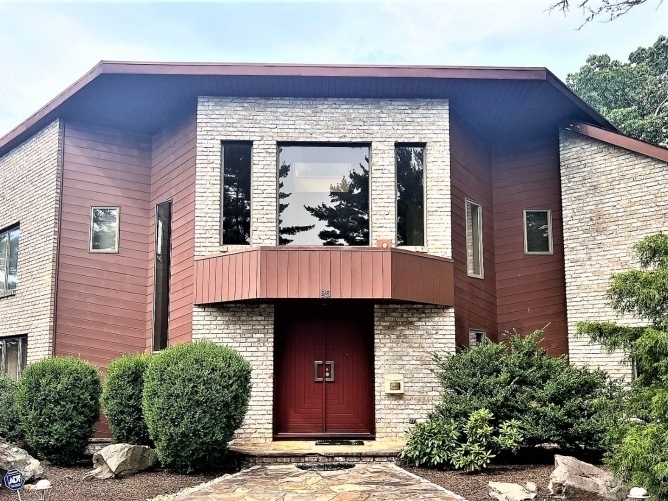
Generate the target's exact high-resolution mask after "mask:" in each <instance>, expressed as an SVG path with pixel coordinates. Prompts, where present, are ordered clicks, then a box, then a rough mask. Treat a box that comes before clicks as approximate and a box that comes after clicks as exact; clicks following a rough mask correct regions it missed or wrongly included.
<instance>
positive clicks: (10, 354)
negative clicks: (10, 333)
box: [0, 336, 28, 380]
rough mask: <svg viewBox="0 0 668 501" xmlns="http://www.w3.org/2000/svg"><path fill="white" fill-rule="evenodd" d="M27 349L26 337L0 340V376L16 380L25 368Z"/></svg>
mask: <svg viewBox="0 0 668 501" xmlns="http://www.w3.org/2000/svg"><path fill="white" fill-rule="evenodd" d="M27 348H28V338H27V337H26V336H19V337H7V338H0V374H6V375H7V376H9V377H10V378H12V379H15V380H16V379H18V378H19V376H20V375H21V371H22V370H23V369H24V368H25V366H26V360H27V352H28V350H27Z"/></svg>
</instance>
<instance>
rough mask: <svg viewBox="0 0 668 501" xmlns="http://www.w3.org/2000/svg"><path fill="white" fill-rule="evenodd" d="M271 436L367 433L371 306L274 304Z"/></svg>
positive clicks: (370, 397)
mask: <svg viewBox="0 0 668 501" xmlns="http://www.w3.org/2000/svg"><path fill="white" fill-rule="evenodd" d="M275 332H276V340H275V341H276V348H275V367H276V370H275V375H274V377H275V380H274V432H275V435H276V437H278V438H280V437H283V438H289V437H294V438H298V437H303V438H307V437H369V438H370V437H372V436H373V433H374V414H373V406H374V400H373V306H372V305H369V304H364V303H362V304H359V303H356V302H347V301H346V302H343V301H342V302H333V303H328V304H314V303H310V302H296V303H285V304H278V305H277V306H276V329H275Z"/></svg>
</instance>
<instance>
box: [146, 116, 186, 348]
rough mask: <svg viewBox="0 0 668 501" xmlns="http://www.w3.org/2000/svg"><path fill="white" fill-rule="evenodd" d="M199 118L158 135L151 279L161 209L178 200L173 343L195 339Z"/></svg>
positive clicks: (150, 309) (149, 328)
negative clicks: (196, 169) (163, 203)
mask: <svg viewBox="0 0 668 501" xmlns="http://www.w3.org/2000/svg"><path fill="white" fill-rule="evenodd" d="M196 134H197V128H196V121H195V116H192V117H190V118H188V119H187V120H184V121H182V122H180V123H179V124H177V125H175V126H173V127H170V128H168V129H165V130H164V131H161V132H160V133H158V134H157V135H155V136H154V137H153V155H152V169H151V203H150V225H149V228H150V229H149V233H148V238H149V249H148V250H149V254H148V259H149V275H148V283H149V287H150V289H151V290H152V288H153V264H154V263H153V259H154V253H155V206H156V205H157V204H159V203H161V202H165V201H167V200H171V201H172V259H171V278H170V292H169V331H168V341H169V344H170V345H173V344H180V343H186V342H188V341H190V340H191V338H192V332H191V330H192V306H193V272H194V267H193V258H194V255H195V253H194V245H195V153H196ZM145 311H146V323H147V326H146V331H147V333H148V334H147V336H146V348H147V349H149V350H150V349H151V344H152V339H151V337H152V331H153V294H152V293H151V294H149V297H148V302H147V303H146V309H145Z"/></svg>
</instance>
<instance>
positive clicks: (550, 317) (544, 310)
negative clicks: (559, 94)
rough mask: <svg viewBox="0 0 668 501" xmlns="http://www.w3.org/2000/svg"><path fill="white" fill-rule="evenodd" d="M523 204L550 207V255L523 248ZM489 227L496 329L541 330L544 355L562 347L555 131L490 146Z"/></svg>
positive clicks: (564, 347)
mask: <svg viewBox="0 0 668 501" xmlns="http://www.w3.org/2000/svg"><path fill="white" fill-rule="evenodd" d="M524 209H551V210H552V231H553V238H554V240H553V246H554V254H552V255H526V254H525V253H524V226H523V225H524V221H523V210H524ZM494 230H495V233H496V238H495V243H496V249H495V254H496V273H497V276H496V287H497V313H498V326H499V327H498V328H499V332H500V333H503V332H504V331H507V330H511V329H517V330H518V331H519V332H521V333H528V332H531V331H533V330H535V329H539V328H542V327H545V325H547V324H548V323H549V326H548V327H547V329H546V330H545V339H544V341H543V346H544V347H545V348H546V349H547V350H548V351H549V353H550V354H553V355H560V354H564V353H567V352H568V336H567V326H566V283H565V278H564V277H565V272H564V252H563V232H562V216H561V184H560V177H559V147H558V143H557V136H556V134H555V135H554V137H550V138H546V139H544V140H540V141H531V142H523V143H521V144H515V145H500V146H498V147H496V148H495V150H494Z"/></svg>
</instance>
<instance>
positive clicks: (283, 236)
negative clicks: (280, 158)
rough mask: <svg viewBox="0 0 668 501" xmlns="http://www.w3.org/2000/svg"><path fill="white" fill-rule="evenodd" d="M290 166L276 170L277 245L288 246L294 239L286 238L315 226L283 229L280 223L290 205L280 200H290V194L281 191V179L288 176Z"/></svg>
mask: <svg viewBox="0 0 668 501" xmlns="http://www.w3.org/2000/svg"><path fill="white" fill-rule="evenodd" d="M290 168H291V165H290V164H286V163H283V164H282V165H281V166H280V167H279V168H278V228H279V229H278V243H279V245H288V244H290V243H292V242H293V240H294V239H292V238H288V237H293V236H295V235H296V234H297V233H301V232H302V231H308V230H311V229H313V227H314V226H315V225H314V224H310V225H305V226H286V227H283V225H282V223H283V220H282V219H281V214H283V211H284V210H285V209H287V208H288V206H289V205H290V204H289V203H287V202H286V203H283V202H282V200H287V199H288V198H290V195H292V193H286V192H284V191H283V186H284V183H283V181H282V179H285V178H286V177H288V174H290Z"/></svg>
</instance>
